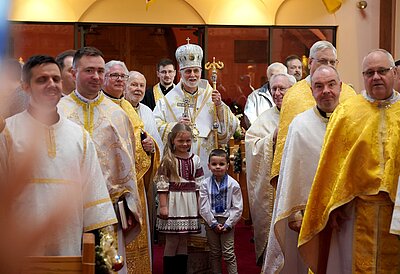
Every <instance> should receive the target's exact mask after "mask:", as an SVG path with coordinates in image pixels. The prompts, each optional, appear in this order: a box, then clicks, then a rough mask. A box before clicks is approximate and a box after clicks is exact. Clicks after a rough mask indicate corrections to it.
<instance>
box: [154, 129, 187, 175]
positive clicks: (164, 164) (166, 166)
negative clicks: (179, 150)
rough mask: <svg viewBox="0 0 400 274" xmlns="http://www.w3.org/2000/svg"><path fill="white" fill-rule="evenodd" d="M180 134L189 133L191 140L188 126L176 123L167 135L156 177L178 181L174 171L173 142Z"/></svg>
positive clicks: (176, 173)
mask: <svg viewBox="0 0 400 274" xmlns="http://www.w3.org/2000/svg"><path fill="white" fill-rule="evenodd" d="M182 132H189V133H190V136H191V137H192V138H193V134H192V129H191V128H190V127H189V126H188V125H185V124H181V123H177V124H176V125H175V126H174V127H173V128H172V129H171V132H170V133H168V141H167V143H166V145H165V147H164V156H163V158H162V159H161V163H160V168H159V169H158V175H166V176H168V177H169V178H170V179H172V180H178V178H179V175H178V172H177V170H176V162H175V155H174V152H175V145H174V140H175V138H176V136H177V135H178V134H179V133H182Z"/></svg>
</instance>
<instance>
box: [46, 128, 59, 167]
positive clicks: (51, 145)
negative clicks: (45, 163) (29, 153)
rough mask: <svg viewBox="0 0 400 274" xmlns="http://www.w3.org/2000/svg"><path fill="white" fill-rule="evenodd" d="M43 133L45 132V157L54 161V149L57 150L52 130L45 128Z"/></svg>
mask: <svg viewBox="0 0 400 274" xmlns="http://www.w3.org/2000/svg"><path fill="white" fill-rule="evenodd" d="M45 131H46V133H45V136H46V146H47V155H48V156H49V157H50V158H51V159H54V158H55V157H56V149H57V148H56V140H55V135H54V129H53V128H47V129H45Z"/></svg>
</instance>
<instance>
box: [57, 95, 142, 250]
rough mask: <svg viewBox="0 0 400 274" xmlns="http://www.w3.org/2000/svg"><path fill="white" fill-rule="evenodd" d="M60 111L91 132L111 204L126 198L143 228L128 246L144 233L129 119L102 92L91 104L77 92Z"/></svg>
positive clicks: (131, 235) (127, 239)
mask: <svg viewBox="0 0 400 274" xmlns="http://www.w3.org/2000/svg"><path fill="white" fill-rule="evenodd" d="M57 108H58V109H59V111H60V113H62V114H64V116H65V117H67V118H68V119H69V120H71V121H73V122H75V123H76V124H78V125H80V126H82V127H84V128H85V129H86V130H87V131H88V132H89V134H90V136H91V137H92V139H93V142H94V143H95V146H96V151H97V156H98V158H99V161H100V165H101V170H102V172H103V176H104V178H105V180H106V183H107V188H108V192H109V193H110V197H111V200H112V201H113V203H115V202H117V201H118V199H119V198H120V197H121V196H123V195H124V197H125V199H126V201H127V204H128V207H129V209H130V211H131V212H132V213H133V214H134V216H135V219H136V220H137V221H138V222H139V224H140V225H137V226H136V227H135V228H134V229H132V230H131V231H130V232H129V233H125V235H124V236H125V242H126V243H129V242H131V241H132V240H133V239H134V238H135V237H136V236H137V235H138V234H139V232H140V229H141V224H142V222H143V216H142V210H141V206H140V202H139V201H140V198H139V192H138V188H137V184H136V171H135V164H134V160H133V159H132V157H133V156H134V155H135V154H134V153H135V147H134V146H135V136H134V134H133V127H132V125H131V123H130V121H129V119H128V116H127V115H126V114H125V112H124V111H123V110H122V109H121V108H120V107H119V106H117V105H116V104H115V103H113V102H112V101H111V100H109V99H107V98H106V97H105V96H104V94H103V93H102V92H99V94H98V96H97V97H96V98H95V99H93V100H88V99H86V98H84V97H83V96H82V95H80V94H79V93H78V92H77V91H74V92H72V93H71V94H70V95H68V96H65V97H63V98H62V99H61V100H60V102H59V103H58V105H57Z"/></svg>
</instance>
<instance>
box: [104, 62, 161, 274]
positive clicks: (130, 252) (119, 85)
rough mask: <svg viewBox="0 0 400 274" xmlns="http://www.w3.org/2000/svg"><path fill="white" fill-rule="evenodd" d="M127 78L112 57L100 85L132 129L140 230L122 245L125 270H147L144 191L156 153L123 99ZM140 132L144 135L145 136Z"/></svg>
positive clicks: (148, 238) (147, 222)
mask: <svg viewBox="0 0 400 274" xmlns="http://www.w3.org/2000/svg"><path fill="white" fill-rule="evenodd" d="M128 78H129V72H128V69H127V68H126V65H125V63H123V62H121V61H115V60H112V61H109V62H107V63H106V65H105V81H104V85H103V91H104V94H105V96H106V97H107V98H109V99H111V100H112V101H113V102H114V103H116V104H117V105H119V106H120V107H121V108H122V109H123V110H124V111H125V113H126V114H127V115H128V117H129V120H130V121H131V123H132V126H133V129H134V134H135V141H136V142H135V143H136V146H135V159H134V160H135V168H136V181H137V187H138V191H139V196H140V204H141V206H142V210H143V223H142V230H141V232H140V234H139V235H138V237H137V238H136V239H135V240H133V241H132V242H131V243H130V244H129V245H127V246H126V259H127V260H126V261H127V266H128V273H132V274H133V273H151V272H152V258H151V234H150V231H152V229H151V224H152V222H151V221H150V219H149V208H152V205H150V206H148V204H147V201H148V199H147V196H146V193H147V192H148V190H150V191H151V190H152V186H151V185H150V184H151V182H152V177H153V175H154V174H155V172H156V171H157V168H158V165H159V161H160V152H159V149H158V146H157V143H156V142H155V141H154V140H153V138H152V136H150V134H148V133H147V132H145V130H144V124H143V121H142V120H141V119H140V117H139V115H138V114H137V112H136V111H135V109H134V108H133V106H132V105H131V104H130V103H129V102H128V101H127V100H125V99H124V91H125V89H126V81H127V80H128ZM143 91H144V90H143ZM143 134H145V136H144V135H143ZM142 136H143V140H142ZM149 201H150V202H151V203H153V202H154V199H152V192H150V199H149Z"/></svg>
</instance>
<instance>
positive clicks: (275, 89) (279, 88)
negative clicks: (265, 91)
mask: <svg viewBox="0 0 400 274" xmlns="http://www.w3.org/2000/svg"><path fill="white" fill-rule="evenodd" d="M288 89H289V88H282V87H272V88H271V90H272V91H273V92H277V91H278V90H279V91H281V92H285V91H287V90H288Z"/></svg>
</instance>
